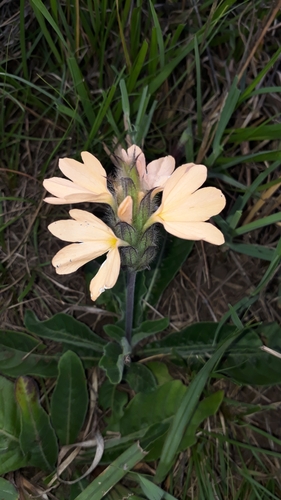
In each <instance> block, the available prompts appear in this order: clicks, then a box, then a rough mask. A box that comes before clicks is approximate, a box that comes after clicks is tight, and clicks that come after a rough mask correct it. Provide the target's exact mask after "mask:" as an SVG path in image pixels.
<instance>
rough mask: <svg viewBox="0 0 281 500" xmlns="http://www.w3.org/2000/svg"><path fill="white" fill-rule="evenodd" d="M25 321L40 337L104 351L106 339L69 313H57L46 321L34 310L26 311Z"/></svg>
mask: <svg viewBox="0 0 281 500" xmlns="http://www.w3.org/2000/svg"><path fill="white" fill-rule="evenodd" d="M24 322H25V326H26V328H27V330H29V331H30V332H31V333H34V334H35V335H38V336H39V337H42V338H46V339H51V340H53V341H55V342H61V343H62V344H65V345H67V347H69V346H70V345H71V346H73V349H74V348H75V346H76V347H83V348H86V349H89V350H90V351H98V352H102V351H103V347H104V345H105V344H106V342H105V340H103V339H102V338H100V337H99V336H98V335H96V334H95V333H94V332H92V330H91V329H90V328H89V327H88V326H86V325H85V324H84V323H81V322H80V321H78V320H77V319H75V318H73V317H72V316H69V315H67V314H63V313H59V314H55V315H54V316H53V317H52V318H50V319H48V320H46V321H39V319H38V318H37V317H36V315H35V314H34V313H33V312H32V311H26V313H25V317H24Z"/></svg>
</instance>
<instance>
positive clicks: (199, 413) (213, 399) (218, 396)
mask: <svg viewBox="0 0 281 500" xmlns="http://www.w3.org/2000/svg"><path fill="white" fill-rule="evenodd" d="M187 391H188V388H187ZM223 396H224V393H223V391H218V392H216V393H214V394H211V395H210V396H208V397H206V398H205V399H203V400H202V401H200V402H199V403H198V405H197V408H196V410H195V412H194V414H193V416H192V418H191V420H190V422H189V424H188V426H187V427H186V430H185V432H184V435H183V438H182V440H181V442H180V444H179V447H178V450H177V451H178V452H180V451H184V450H186V449H187V448H190V447H191V446H193V445H194V444H195V443H196V442H197V436H196V433H197V432H198V427H199V426H200V425H201V424H202V422H204V420H206V418H208V417H211V416H213V415H215V414H216V413H217V411H218V409H219V407H220V405H221V402H222V400H223ZM179 404H180V402H179ZM179 404H178V407H177V408H176V409H175V413H176V410H177V409H178V408H179ZM166 436H167V432H166V433H164V434H163V435H162V436H160V437H159V438H158V439H157V440H156V441H155V442H154V443H153V445H152V447H151V449H150V450H149V453H148V455H147V457H146V460H148V461H151V460H157V459H158V458H159V457H161V453H162V449H163V445H164V443H165V439H166Z"/></svg>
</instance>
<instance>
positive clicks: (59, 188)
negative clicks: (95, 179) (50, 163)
mask: <svg viewBox="0 0 281 500" xmlns="http://www.w3.org/2000/svg"><path fill="white" fill-rule="evenodd" d="M43 186H44V188H45V189H46V190H47V191H49V193H51V194H52V195H54V196H57V197H58V198H64V197H65V196H68V195H72V194H76V193H89V190H88V189H84V188H83V187H81V186H78V185H77V184H74V182H71V181H69V180H68V179H63V178H61V177H51V179H45V180H44V181H43Z"/></svg>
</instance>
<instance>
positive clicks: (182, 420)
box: [155, 333, 238, 482]
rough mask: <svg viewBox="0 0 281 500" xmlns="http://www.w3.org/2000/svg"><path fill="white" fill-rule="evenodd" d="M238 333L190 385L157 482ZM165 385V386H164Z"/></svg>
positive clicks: (219, 349)
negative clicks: (218, 364) (208, 382)
mask: <svg viewBox="0 0 281 500" xmlns="http://www.w3.org/2000/svg"><path fill="white" fill-rule="evenodd" d="M237 336H238V334H237V333H236V334H234V335H231V336H230V337H229V338H228V339H227V340H226V341H225V342H224V343H223V344H222V345H221V346H220V347H219V348H218V349H217V351H216V352H215V353H214V354H213V356H212V357H211V359H209V360H208V361H207V362H206V363H205V365H204V366H203V368H201V370H200V372H199V373H198V374H197V375H196V377H195V378H194V379H193V380H192V382H191V384H190V385H189V387H188V391H187V392H186V394H185V396H184V397H183V398H182V400H181V404H180V407H179V409H178V410H177V413H176V415H175V417H174V419H173V422H172V424H171V427H170V429H169V431H168V435H167V438H166V440H165V443H164V446H163V450H162V454H161V457H160V461H159V464H158V467H157V470H156V476H155V482H160V481H162V480H163V479H164V478H165V476H166V475H167V473H168V471H169V470H170V468H171V467H172V465H173V462H174V460H175V456H176V453H177V450H178V447H179V445H180V443H181V440H182V438H183V435H184V431H185V429H186V426H188V424H189V422H190V421H191V418H192V416H193V414H194V412H195V410H196V406H197V404H198V400H199V398H200V395H201V393H202V391H203V389H204V387H205V384H206V382H207V380H208V378H209V377H210V375H211V373H212V371H213V369H214V367H215V366H216V364H217V362H218V361H219V360H220V358H221V356H222V355H223V354H224V352H225V351H226V350H227V348H228V347H229V346H230V345H231V344H232V342H233V341H234V340H235V338H236V337H237ZM162 387H163V386H162Z"/></svg>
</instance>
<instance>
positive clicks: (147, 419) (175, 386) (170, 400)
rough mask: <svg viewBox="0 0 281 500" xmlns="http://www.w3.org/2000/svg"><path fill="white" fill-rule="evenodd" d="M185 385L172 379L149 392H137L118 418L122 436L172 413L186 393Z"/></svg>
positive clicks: (164, 418)
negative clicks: (122, 414)
mask: <svg viewBox="0 0 281 500" xmlns="http://www.w3.org/2000/svg"><path fill="white" fill-rule="evenodd" d="M186 390H187V389H186V387H185V386H184V385H183V383H182V382H181V381H180V380H173V381H172V382H167V383H166V384H163V385H161V386H160V387H157V388H156V389H155V390H154V391H153V392H150V393H138V394H136V396H135V397H134V398H133V399H132V400H131V401H130V403H129V404H128V406H127V407H126V408H125V411H124V416H123V417H122V418H121V420H120V433H121V435H122V436H126V435H128V434H132V433H134V432H136V431H139V430H140V429H145V431H147V430H148V428H149V427H150V426H151V425H153V424H156V423H160V422H164V421H165V420H166V419H167V418H169V417H171V416H172V415H174V413H175V411H176V409H177V408H178V406H179V404H180V401H181V400H182V398H183V396H184V394H185V393H186Z"/></svg>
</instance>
